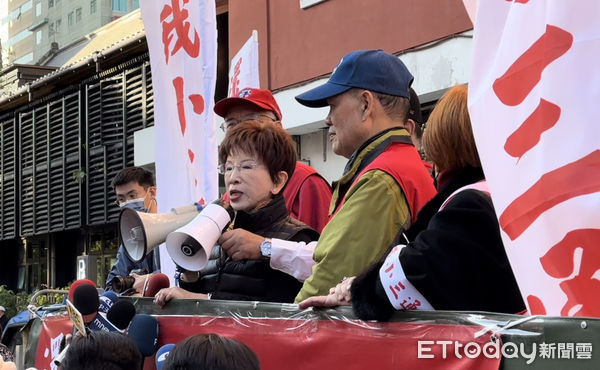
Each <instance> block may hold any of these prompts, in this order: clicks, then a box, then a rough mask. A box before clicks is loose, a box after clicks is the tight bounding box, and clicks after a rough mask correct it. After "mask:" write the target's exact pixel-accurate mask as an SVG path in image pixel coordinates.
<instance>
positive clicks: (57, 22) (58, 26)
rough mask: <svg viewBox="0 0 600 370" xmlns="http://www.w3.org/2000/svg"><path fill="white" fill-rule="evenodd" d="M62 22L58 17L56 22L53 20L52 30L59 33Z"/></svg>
mask: <svg viewBox="0 0 600 370" xmlns="http://www.w3.org/2000/svg"><path fill="white" fill-rule="evenodd" d="M61 24H62V19H61V18H58V19H57V20H56V22H54V32H56V33H60V25H61Z"/></svg>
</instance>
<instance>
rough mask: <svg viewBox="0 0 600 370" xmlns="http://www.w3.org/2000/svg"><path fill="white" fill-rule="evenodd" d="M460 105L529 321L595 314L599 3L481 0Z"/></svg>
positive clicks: (599, 283)
mask: <svg viewBox="0 0 600 370" xmlns="http://www.w3.org/2000/svg"><path fill="white" fill-rule="evenodd" d="M473 45H474V47H473V64H472V65H473V70H472V73H471V82H470V84H469V110H470V113H471V120H472V124H473V131H474V134H475V140H476V142H477V148H478V150H479V155H480V157H481V162H482V163H483V168H484V170H485V174H486V177H487V180H488V184H489V186H490V189H491V192H492V198H493V201H494V206H495V208H496V212H497V214H498V219H499V222H500V227H501V230H502V237H503V241H504V246H505V247H506V251H507V254H508V257H509V260H510V262H511V265H512V268H513V271H514V273H515V276H516V278H517V281H518V283H519V287H520V289H521V292H522V295H523V298H524V299H525V301H526V303H527V305H528V308H529V311H530V313H531V314H548V315H562V316H593V317H600V299H598V297H600V139H599V138H600V124H598V122H600V110H598V108H597V106H598V101H599V100H600V87H599V86H600V69H599V68H598V66H597V60H596V57H597V56H598V55H600V2H598V1H592V0H581V1H577V2H572V1H556V0H554V1H553V0H514V1H510V0H486V1H480V2H479V6H478V9H477V20H476V23H475V33H474V44H473Z"/></svg>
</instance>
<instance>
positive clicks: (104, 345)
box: [60, 331, 142, 370]
mask: <svg viewBox="0 0 600 370" xmlns="http://www.w3.org/2000/svg"><path fill="white" fill-rule="evenodd" d="M60 368H61V369H63V370H71V369H86V370H88V369H91V370H130V369H141V368H142V355H141V353H140V351H139V350H138V349H137V347H136V345H135V343H134V342H133V341H132V340H131V338H129V337H128V336H126V335H123V334H121V333H117V332H106V331H92V332H90V333H89V334H88V335H87V336H85V337H84V336H77V337H75V338H73V341H72V342H71V345H70V346H69V349H68V350H67V354H66V356H65V358H64V360H63V361H62V362H61V366H60Z"/></svg>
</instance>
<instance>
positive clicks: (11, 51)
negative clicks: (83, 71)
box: [0, 0, 139, 65]
mask: <svg viewBox="0 0 600 370" xmlns="http://www.w3.org/2000/svg"><path fill="white" fill-rule="evenodd" d="M5 1H8V8H7V13H6V14H0V18H1V20H0V24H1V25H4V26H5V27H6V28H7V37H8V38H7V40H2V41H3V42H2V48H3V49H5V52H4V56H5V63H4V64H8V63H10V62H13V63H15V64H42V65H43V64H45V62H46V61H47V60H48V59H49V57H51V56H52V55H53V54H54V53H56V52H57V51H58V50H60V49H62V48H65V47H68V46H69V45H70V44H72V43H74V42H76V41H78V40H79V39H81V38H82V37H84V36H85V35H88V34H90V33H91V32H93V31H94V30H96V29H98V28H100V27H101V26H103V25H105V24H107V23H109V22H111V21H113V20H115V19H117V18H119V17H121V16H123V15H125V14H126V13H128V12H131V11H132V10H135V9H138V8H139V0H5ZM7 59H8V60H7ZM7 62H8V63H7Z"/></svg>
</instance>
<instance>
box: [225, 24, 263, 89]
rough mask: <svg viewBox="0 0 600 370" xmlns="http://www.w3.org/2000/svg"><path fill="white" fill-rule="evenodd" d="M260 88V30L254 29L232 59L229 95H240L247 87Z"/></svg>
mask: <svg viewBox="0 0 600 370" xmlns="http://www.w3.org/2000/svg"><path fill="white" fill-rule="evenodd" d="M249 87H251V88H259V87H260V80H259V78H258V32H257V31H256V30H254V31H252V36H250V38H249V39H248V41H246V43H245V44H244V46H242V48H241V49H240V51H238V53H237V54H236V55H235V56H234V57H233V59H231V66H230V67H229V90H228V91H229V93H228V94H227V96H234V97H236V96H238V94H239V93H240V91H242V90H243V89H245V88H249Z"/></svg>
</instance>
